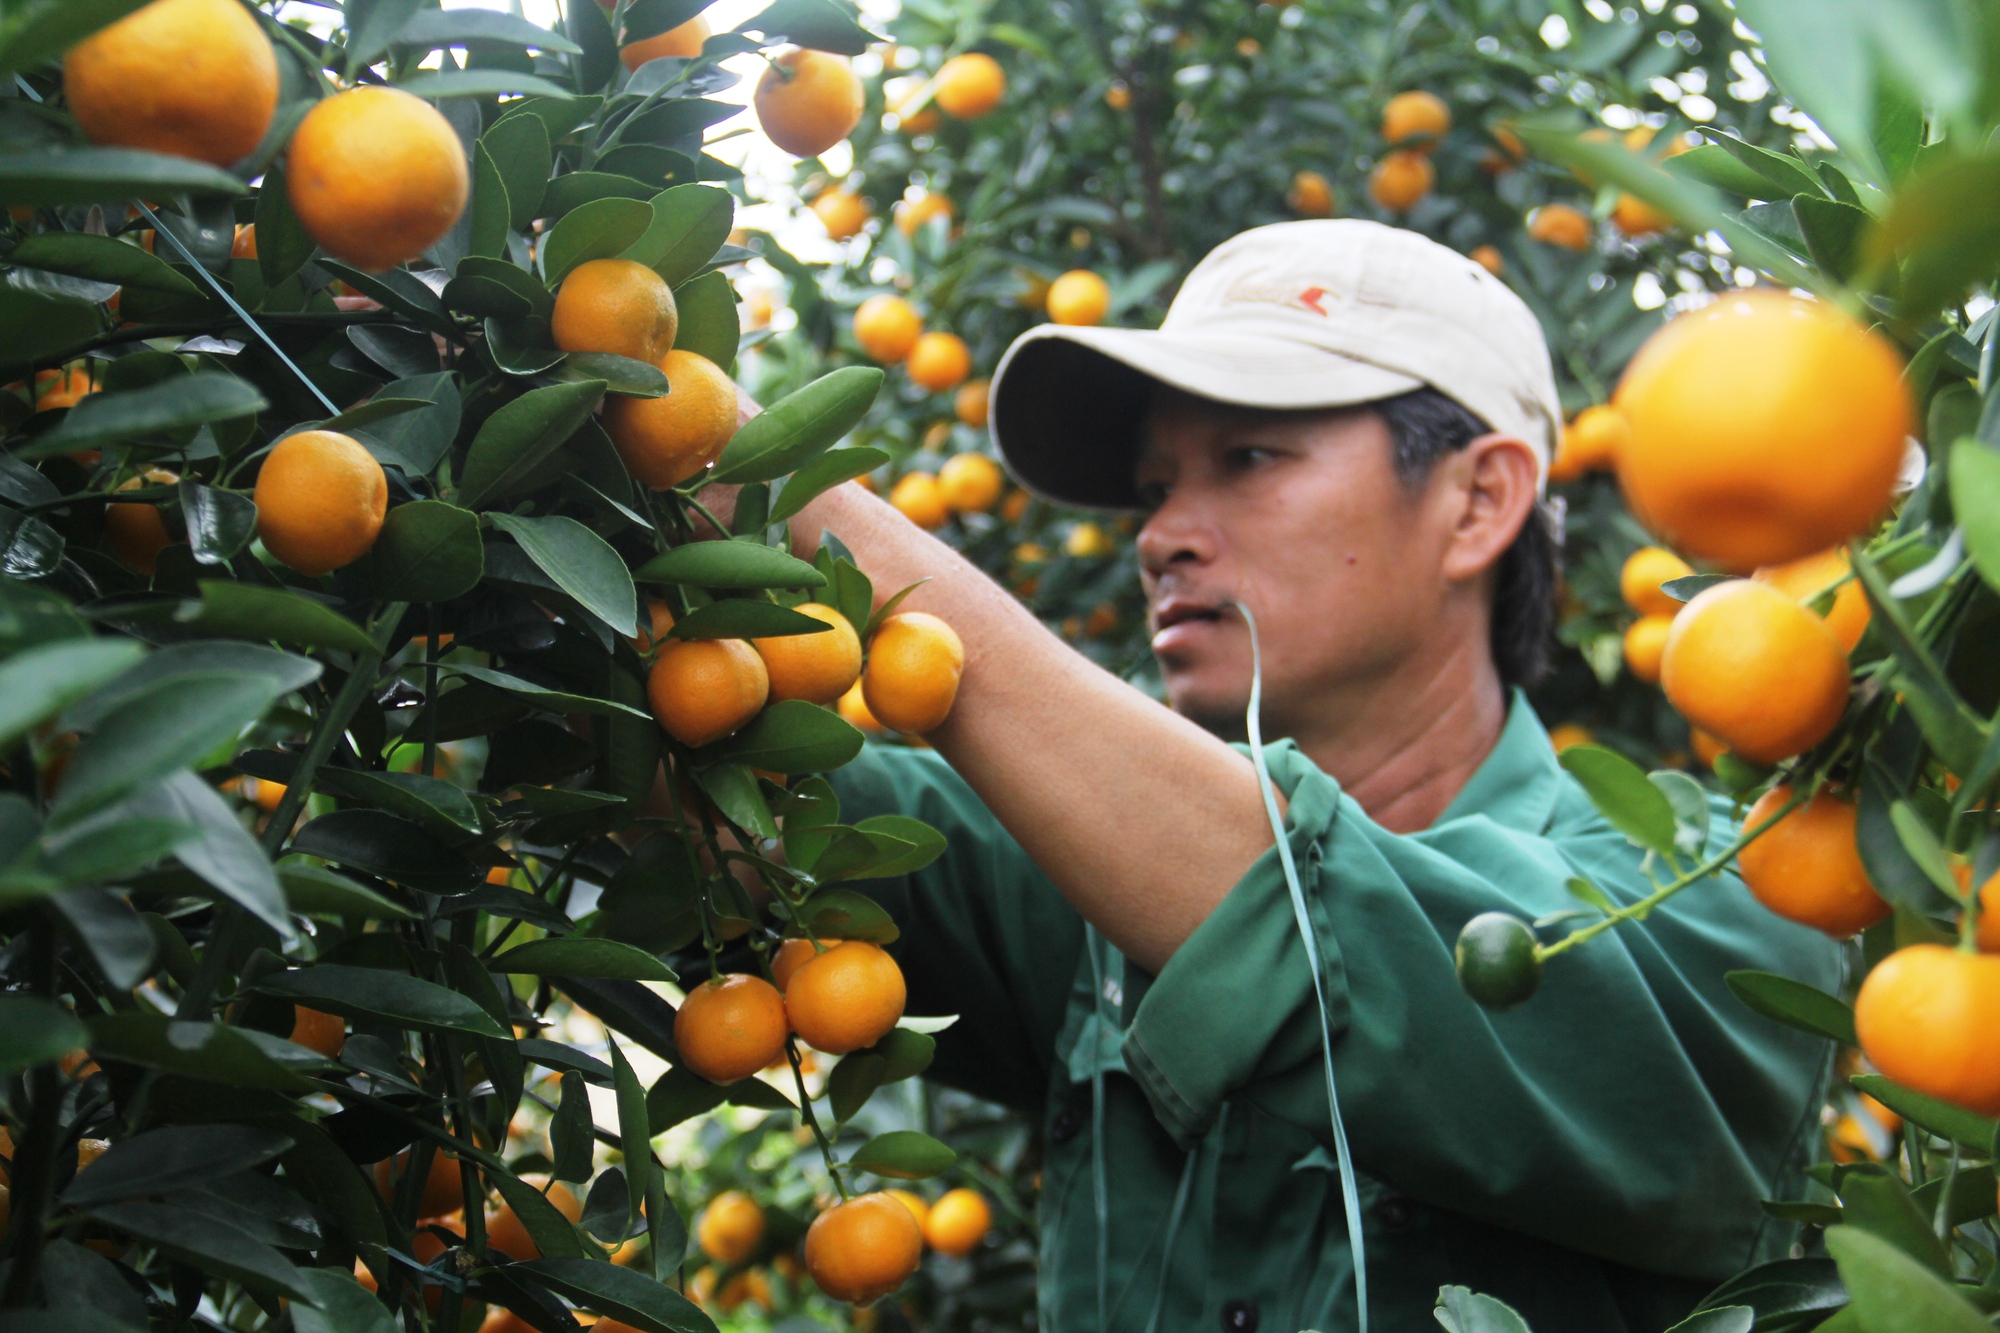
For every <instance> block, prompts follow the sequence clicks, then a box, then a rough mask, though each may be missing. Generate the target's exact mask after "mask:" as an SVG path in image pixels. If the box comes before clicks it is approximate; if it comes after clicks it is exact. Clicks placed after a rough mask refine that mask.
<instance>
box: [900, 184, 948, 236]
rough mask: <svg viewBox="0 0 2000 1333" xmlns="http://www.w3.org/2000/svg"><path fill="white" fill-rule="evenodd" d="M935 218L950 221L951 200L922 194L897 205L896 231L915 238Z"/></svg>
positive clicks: (936, 195)
mask: <svg viewBox="0 0 2000 1333" xmlns="http://www.w3.org/2000/svg"><path fill="white" fill-rule="evenodd" d="M935 217H942V218H945V219H947V220H949V219H950V217H951V200H950V199H949V198H947V197H946V196H944V195H941V194H936V193H927V194H920V195H918V196H917V197H916V198H914V199H905V200H903V201H902V202H901V203H899V204H897V205H896V230H897V231H900V232H902V233H903V235H905V236H915V235H916V234H917V232H918V230H919V229H921V228H922V227H923V225H924V224H925V223H926V222H929V221H930V220H931V219H932V218H935Z"/></svg>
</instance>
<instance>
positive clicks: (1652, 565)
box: [1618, 546, 1694, 616]
mask: <svg viewBox="0 0 2000 1333" xmlns="http://www.w3.org/2000/svg"><path fill="white" fill-rule="evenodd" d="M1692 573H1694V567H1693V566H1691V565H1689V564H1688V562H1687V561H1685V560H1683V559H1681V558H1680V557H1679V556H1677V555H1675V554H1674V553H1673V552H1672V551H1669V550H1667V549H1666V548H1665V547H1663V546H1642V547H1640V548H1639V549H1638V550H1636V551H1634V552H1632V554H1631V555H1629V556H1627V557H1626V558H1625V565H1624V567H1623V568H1622V569H1620V570H1619V571H1618V591H1619V593H1620V595H1622V596H1623V597H1624V598H1625V605H1627V606H1629V607H1631V608H1632V609H1633V610H1634V611H1637V612H1638V613H1639V614H1640V615H1642V616H1672V615H1674V614H1676V613H1677V612H1679V611H1680V609H1681V604H1680V603H1679V602H1677V601H1675V600H1674V599H1673V598H1671V597H1669V596H1667V594H1665V593H1664V592H1662V591H1660V585H1661V584H1663V583H1671V582H1673V581H1674V580H1675V579H1684V578H1686V577H1687V576H1688V575H1690V574H1692Z"/></svg>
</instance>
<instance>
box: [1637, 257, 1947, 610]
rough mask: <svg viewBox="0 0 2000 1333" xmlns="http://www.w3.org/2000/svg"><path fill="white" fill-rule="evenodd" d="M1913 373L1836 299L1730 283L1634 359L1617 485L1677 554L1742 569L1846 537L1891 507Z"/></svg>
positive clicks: (1910, 423)
mask: <svg viewBox="0 0 2000 1333" xmlns="http://www.w3.org/2000/svg"><path fill="white" fill-rule="evenodd" d="M1902 372H1903V366H1902V358H1901V357H1900V356H1898V355H1897V353H1896V350H1895V348H1894V347H1893V346H1892V345H1891V344H1890V343H1889V341H1888V339H1886V338H1884V337H1883V336H1882V335H1881V334H1879V333H1876V332H1874V331H1873V330H1871V329H1869V328H1867V327H1865V326H1864V325H1862V324H1860V323H1858V322H1857V321H1856V320H1854V319H1853V318H1852V317H1850V316H1848V315H1846V314H1844V313H1843V312H1841V311H1840V310H1838V309H1836V308H1834V307H1833V306H1831V305H1828V304H1826V303H1824V302H1821V301H1809V300H1805V299H1803V298H1800V297H1795V296H1789V295H1785V294H1782V293H1779V292H1771V291H1745V292H1731V293H1728V294H1726V295H1724V296H1723V297H1721V299H1719V300H1717V301H1716V302H1715V303H1714V304H1712V305H1708V306H1704V307H1703V308H1701V309H1700V310H1695V311H1691V312H1689V313H1688V314H1685V315H1682V316H1680V317H1679V318H1677V319H1675V320H1674V321H1673V322H1672V323H1670V324H1668V325H1667V326H1666V327H1665V328H1663V329H1661V330H1660V331H1659V332H1658V333H1656V334H1654V335H1653V336H1652V337H1651V338H1650V339H1648V340H1647V342H1646V344H1645V346H1643V347H1641V348H1640V349H1639V354H1638V355H1637V356H1635V357H1634V358H1633V359H1632V363H1631V364H1630V365H1629V366H1627V367H1626V370H1625V377H1624V380H1623V382H1622V383H1620V384H1619V386H1618V393H1617V397H1616V400H1615V401H1616V402H1617V404H1618V408H1619V410H1620V411H1621V412H1623V413H1624V415H1625V418H1626V419H1627V420H1628V421H1629V422H1631V425H1632V436H1631V439H1630V440H1629V441H1628V442H1627V444H1626V445H1625V447H1624V448H1623V449H1621V450H1620V451H1619V456H1618V480H1619V484H1620V485H1622V486H1623V487H1624V490H1625V498H1626V500H1627V501H1628V502H1629V503H1630V504H1631V506H1632V509H1633V512H1634V513H1635V514H1636V515H1637V516H1638V517H1639V519H1640V520H1641V521H1642V522H1644V523H1645V524H1646V525H1647V526H1648V527H1650V528H1651V529H1652V530H1653V531H1655V532H1657V533H1659V534H1660V535H1661V536H1663V537H1665V538H1667V540H1668V541H1669V542H1670V543H1671V544H1672V545H1673V546H1674V547H1675V548H1676V549H1678V550H1681V551H1685V552H1686V553H1687V554H1689V555H1691V556H1694V557H1696V558H1699V559H1703V560H1708V561H1712V562H1714V563H1715V564H1718V565H1721V566H1723V567H1724V568H1726V569H1729V570H1731V571H1733V572H1736V573H1748V572H1749V571H1750V570H1752V569H1755V568H1756V567H1758V566H1759V565H1774V564H1783V563H1784V562H1786V561H1790V560H1798V559H1801V558H1803V557H1805V556H1808V555H1812V554H1814V553H1815V552H1819V551H1824V550H1826V549H1827V548H1828V547H1832V546H1838V545H1839V544H1841V543H1842V542H1845V541H1846V540H1847V539H1848V538H1850V537H1854V536H1858V535H1860V534H1861V533H1864V532H1866V531H1867V530H1868V529H1869V528H1870V527H1871V526H1872V525H1873V524H1874V523H1875V521H1876V520H1877V519H1878V518H1880V517H1881V515H1882V513H1883V512H1884V511H1885V510H1886V509H1887V508H1888V506H1889V500H1890V495H1891V491H1892V489H1893V487H1894V486H1895V483H1896V477H1897V475H1898V473H1899V472H1900V471H1901V469H1902V465H1903V452H1904V448H1905V442H1906V440H1907V439H1908V437H1909V435H1910V433H1911V430H1912V429H1913V427H1914V414H1913V411H1912V408H1911V405H1910V395H1909V391H1908V389H1907V387H1906V386H1905V385H1904V383H1903V378H1902Z"/></svg>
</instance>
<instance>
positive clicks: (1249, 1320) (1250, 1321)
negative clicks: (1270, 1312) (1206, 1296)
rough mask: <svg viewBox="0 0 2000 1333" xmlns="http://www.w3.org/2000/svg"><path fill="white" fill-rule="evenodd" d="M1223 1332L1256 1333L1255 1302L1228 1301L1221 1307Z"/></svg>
mask: <svg viewBox="0 0 2000 1333" xmlns="http://www.w3.org/2000/svg"><path fill="white" fill-rule="evenodd" d="M1222 1327H1223V1329H1224V1333H1257V1302H1255V1301H1230V1302H1228V1303H1227V1304H1225V1305H1224V1306H1223V1307H1222Z"/></svg>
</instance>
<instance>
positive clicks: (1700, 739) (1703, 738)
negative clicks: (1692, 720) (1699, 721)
mask: <svg viewBox="0 0 2000 1333" xmlns="http://www.w3.org/2000/svg"><path fill="white" fill-rule="evenodd" d="M1688 748H1689V749H1690V750H1693V751H1694V757H1695V758H1696V759H1699V760H1700V761H1701V763H1702V767H1704V768H1714V767H1715V761H1716V760H1718V759H1720V758H1721V757H1722V756H1723V755H1725V754H1727V753H1729V747H1728V746H1726V745H1724V744H1723V743H1722V742H1721V741H1719V740H1717V739H1716V738H1715V737H1713V736H1711V735H1709V734H1708V733H1707V732H1705V731H1703V730H1702V729H1701V728H1700V727H1690V728H1689V729H1688Z"/></svg>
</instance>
